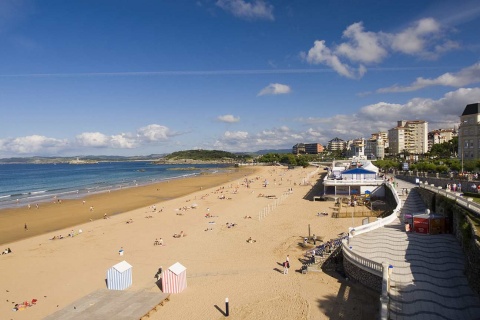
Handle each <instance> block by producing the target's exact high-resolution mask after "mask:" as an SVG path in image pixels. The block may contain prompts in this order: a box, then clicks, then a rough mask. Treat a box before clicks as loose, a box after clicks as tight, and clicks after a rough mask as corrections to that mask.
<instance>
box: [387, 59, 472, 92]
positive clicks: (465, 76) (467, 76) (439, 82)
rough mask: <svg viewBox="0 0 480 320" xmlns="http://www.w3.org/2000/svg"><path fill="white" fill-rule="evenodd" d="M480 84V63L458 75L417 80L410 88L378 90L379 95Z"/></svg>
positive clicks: (450, 74)
mask: <svg viewBox="0 0 480 320" xmlns="http://www.w3.org/2000/svg"><path fill="white" fill-rule="evenodd" d="M478 82H480V62H477V63H475V64H474V65H472V66H470V67H467V68H463V69H462V70H460V71H459V72H456V73H450V72H447V73H444V74H442V75H441V76H438V77H437V78H434V79H425V78H422V77H419V78H417V79H416V80H415V81H414V82H413V83H411V84H410V85H408V86H404V87H402V86H398V85H395V86H391V87H388V88H381V89H378V90H377V92H378V93H386V92H410V91H416V90H420V89H423V88H425V87H431V86H446V87H455V88H460V87H463V86H466V85H470V84H473V83H478Z"/></svg>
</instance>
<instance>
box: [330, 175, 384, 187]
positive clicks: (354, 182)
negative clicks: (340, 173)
mask: <svg viewBox="0 0 480 320" xmlns="http://www.w3.org/2000/svg"><path fill="white" fill-rule="evenodd" d="M384 182H385V180H383V179H362V180H356V179H347V180H334V179H331V178H328V177H327V176H325V178H324V179H323V183H324V184H325V185H329V186H333V185H365V184H368V185H377V186H379V185H381V184H383V183H384Z"/></svg>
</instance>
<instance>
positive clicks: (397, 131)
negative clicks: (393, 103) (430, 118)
mask: <svg viewBox="0 0 480 320" xmlns="http://www.w3.org/2000/svg"><path fill="white" fill-rule="evenodd" d="M388 143H389V148H390V153H391V154H401V153H403V152H404V151H406V152H408V153H412V154H423V153H427V152H428V122H426V121H424V120H408V121H407V120H400V121H398V123H397V126H396V127H395V128H392V129H390V130H388Z"/></svg>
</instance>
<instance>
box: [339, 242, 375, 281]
mask: <svg viewBox="0 0 480 320" xmlns="http://www.w3.org/2000/svg"><path fill="white" fill-rule="evenodd" d="M342 244H343V245H342V250H343V257H344V258H346V259H347V260H348V261H349V262H350V263H352V264H354V265H355V266H357V267H358V268H360V269H362V270H365V271H367V272H369V273H371V274H373V275H376V276H379V277H382V275H383V266H382V264H381V263H378V262H375V261H372V260H370V259H367V258H364V257H362V256H361V255H359V254H357V253H355V252H353V251H352V249H350V247H349V246H348V240H343V241H342Z"/></svg>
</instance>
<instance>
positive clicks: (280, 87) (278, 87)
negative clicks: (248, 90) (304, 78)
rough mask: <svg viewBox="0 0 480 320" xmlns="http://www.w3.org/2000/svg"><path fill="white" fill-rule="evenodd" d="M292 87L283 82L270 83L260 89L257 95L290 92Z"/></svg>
mask: <svg viewBox="0 0 480 320" xmlns="http://www.w3.org/2000/svg"><path fill="white" fill-rule="evenodd" d="M291 91H292V89H291V88H290V87H289V86H288V85H286V84H281V83H270V84H269V85H268V86H266V87H265V88H263V89H262V90H260V92H259V93H258V94H257V96H264V95H272V94H273V95H276V94H287V93H290V92H291Z"/></svg>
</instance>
